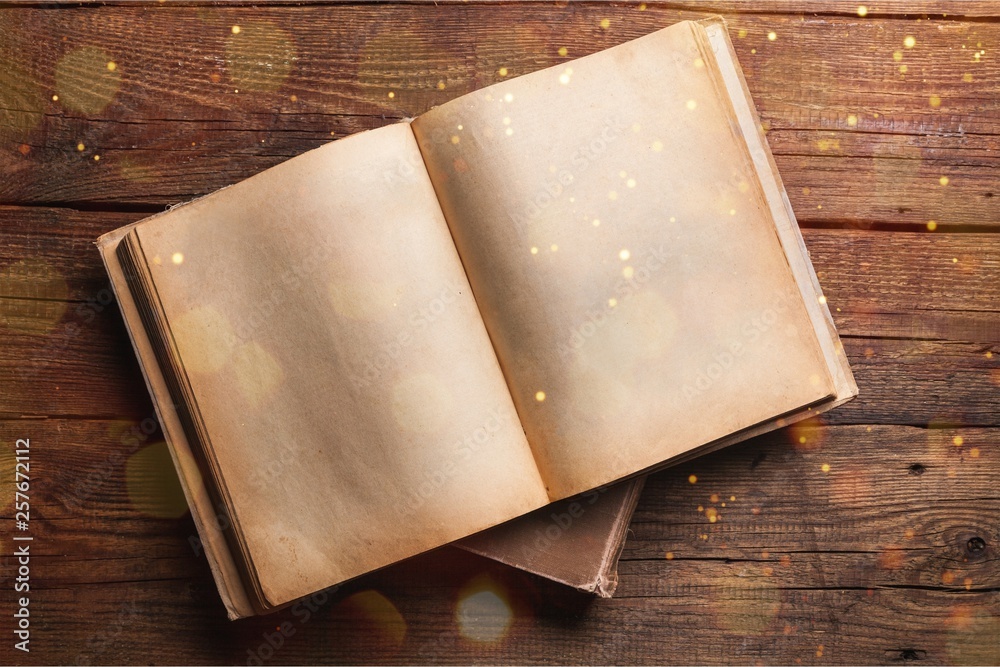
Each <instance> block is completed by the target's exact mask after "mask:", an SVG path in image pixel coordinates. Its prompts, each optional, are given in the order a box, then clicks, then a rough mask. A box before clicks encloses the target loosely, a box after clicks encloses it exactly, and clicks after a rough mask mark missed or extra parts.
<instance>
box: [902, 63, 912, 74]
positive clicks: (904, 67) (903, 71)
mask: <svg viewBox="0 0 1000 667" xmlns="http://www.w3.org/2000/svg"><path fill="white" fill-rule="evenodd" d="M909 71H910V68H909V67H907V66H906V65H900V66H899V73H900V74H906V73H907V72H909Z"/></svg>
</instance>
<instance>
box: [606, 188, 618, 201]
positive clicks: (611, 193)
mask: <svg viewBox="0 0 1000 667" xmlns="http://www.w3.org/2000/svg"><path fill="white" fill-rule="evenodd" d="M608 199H610V200H611V201H616V200H617V199H618V193H617V192H615V191H614V190H609V191H608Z"/></svg>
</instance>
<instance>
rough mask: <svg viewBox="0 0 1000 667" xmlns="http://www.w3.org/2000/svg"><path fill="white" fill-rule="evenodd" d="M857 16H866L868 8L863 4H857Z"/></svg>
mask: <svg viewBox="0 0 1000 667" xmlns="http://www.w3.org/2000/svg"><path fill="white" fill-rule="evenodd" d="M858 16H861V17H864V16H868V8H867V7H865V6H864V5H858Z"/></svg>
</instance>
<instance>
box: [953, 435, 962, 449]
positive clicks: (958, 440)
mask: <svg viewBox="0 0 1000 667" xmlns="http://www.w3.org/2000/svg"><path fill="white" fill-rule="evenodd" d="M951 441H952V442H953V443H954V444H955V446H956V447H961V446H962V444H963V443H964V442H965V438H963V437H962V436H960V435H956V436H955V437H954V438H952V439H951Z"/></svg>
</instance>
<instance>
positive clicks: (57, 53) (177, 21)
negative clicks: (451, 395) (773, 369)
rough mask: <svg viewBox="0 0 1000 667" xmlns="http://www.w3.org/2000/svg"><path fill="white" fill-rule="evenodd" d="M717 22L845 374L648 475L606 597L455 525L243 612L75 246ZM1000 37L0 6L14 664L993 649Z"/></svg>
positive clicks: (767, 25) (811, 658)
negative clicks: (393, 554)
mask: <svg viewBox="0 0 1000 667" xmlns="http://www.w3.org/2000/svg"><path fill="white" fill-rule="evenodd" d="M859 4H865V5H867V7H868V11H867V14H866V15H865V16H859V11H858V5H859ZM907 12H911V13H907ZM709 13H722V14H724V15H725V16H726V18H727V20H728V21H729V26H730V30H731V34H732V37H733V41H734V43H735V46H736V49H737V52H738V54H739V57H740V61H741V63H742V65H743V68H744V71H745V73H746V76H747V79H748V83H749V86H750V89H751V92H752V94H753V96H754V101H755V103H756V105H757V107H758V109H759V111H760V114H761V117H762V121H763V123H764V126H765V128H766V129H767V131H768V132H767V136H768V139H769V141H770V143H771V147H772V149H773V151H774V153H775V157H776V160H777V162H778V166H779V169H780V170H781V173H782V176H783V178H784V179H785V183H786V187H787V188H788V194H789V198H790V199H791V201H792V205H793V207H794V209H795V211H796V213H797V215H798V217H799V221H800V224H801V226H802V227H803V228H804V235H805V239H806V244H807V246H808V248H809V250H810V253H811V255H812V259H813V262H814V264H815V266H816V269H817V271H818V272H819V275H820V280H821V283H822V284H823V287H824V290H825V292H826V296H827V298H828V300H829V304H830V306H831V309H832V310H833V313H834V317H835V320H836V322H837V326H838V328H839V330H840V332H841V335H842V336H843V337H844V344H845V347H846V349H847V352H848V354H849V356H850V360H851V363H852V366H853V368H854V371H855V373H856V377H857V381H858V385H859V387H860V390H861V395H860V397H859V398H858V399H857V400H855V401H854V402H852V403H850V404H848V405H845V406H843V407H842V408H839V409H837V410H835V411H833V412H831V413H828V414H827V415H825V416H824V417H823V418H822V420H821V422H818V423H814V424H809V425H805V426H799V427H795V428H791V429H785V430H783V431H779V432H777V433H775V434H772V435H770V436H767V437H763V438H758V439H755V440H752V441H749V442H746V443H743V444H740V445H737V446H734V447H732V448H730V449H728V450H726V451H723V452H720V453H717V454H715V455H712V456H709V457H705V458H702V459H698V460H696V461H693V462H690V463H688V464H685V465H684V466H682V467H680V468H677V469H673V470H668V471H665V472H662V473H660V474H657V475H655V476H653V477H652V478H651V480H650V482H649V484H648V485H647V487H646V490H645V492H644V494H643V497H642V500H641V502H640V506H639V510H638V512H637V514H636V516H635V519H634V521H633V523H632V528H631V534H630V537H629V540H628V543H627V546H626V549H625V554H624V557H623V559H622V563H621V584H620V587H619V589H618V593H617V595H616V596H615V598H614V599H611V600H594V599H591V598H589V597H588V596H585V595H582V594H577V593H574V592H572V591H569V590H566V589H564V588H562V587H560V586H558V585H556V584H553V583H550V582H547V581H544V580H541V579H538V578H534V577H531V576H529V575H526V574H523V573H519V572H516V571H514V570H511V569H508V568H505V567H503V566H501V565H498V564H494V563H491V562H489V561H487V560H485V559H481V558H478V557H476V556H473V555H471V554H465V553H461V552H458V551H457V550H448V549H444V550H440V551H437V552H434V553H431V554H427V555H424V556H421V557H418V558H415V559H413V560H411V561H409V562H406V563H403V564H400V565H397V566H394V567H391V568H388V569H385V570H383V571H381V572H378V573H375V574H372V575H370V576H367V577H364V578H362V579H360V580H358V581H355V582H352V583H351V584H349V585H347V586H344V587H343V588H341V589H340V590H337V591H335V592H332V593H330V594H329V595H326V596H323V597H325V598H326V599H323V597H321V598H319V599H317V600H316V601H315V604H314V605H313V606H314V608H315V609H314V610H310V609H308V608H306V607H302V608H299V609H297V610H296V609H293V610H286V611H284V612H281V613H278V614H276V615H273V616H269V617H265V618H257V619H250V620H246V621H239V622H230V621H227V620H226V619H225V615H224V611H223V608H222V605H221V603H220V601H219V598H218V594H217V592H216V590H215V586H214V584H213V582H212V579H211V575H210V572H209V569H208V565H207V563H206V561H205V560H204V557H203V556H202V555H201V554H200V553H198V551H197V548H196V547H195V546H192V544H193V542H192V538H193V537H194V526H193V524H192V522H191V519H190V517H189V516H188V514H187V513H186V508H185V505H184V502H183V498H182V497H181V496H180V494H179V489H178V487H177V482H176V479H175V478H173V477H172V474H173V473H172V472H171V468H170V466H169V461H168V459H167V458H166V454H165V449H164V445H163V444H162V436H161V435H160V433H159V431H158V430H156V428H155V425H154V420H155V417H154V415H153V411H152V407H151V404H150V402H149V399H148V397H147V395H146V391H145V387H144V385H143V382H142V378H141V375H140V373H139V369H138V367H137V365H136V362H135V359H134V356H133V354H132V350H131V348H130V346H129V345H128V340H127V336H126V334H125V331H124V327H123V324H122V321H121V317H120V315H119V313H118V311H117V306H116V305H115V304H114V303H113V302H112V300H111V296H110V292H109V290H108V284H107V279H106V277H105V276H104V272H103V269H102V267H101V265H100V261H99V258H98V255H97V252H96V251H95V249H94V247H93V240H94V239H95V238H96V237H97V236H98V235H99V234H101V233H103V232H105V231H108V230H111V229H113V228H115V227H118V226H120V225H122V224H125V223H127V222H130V221H133V220H137V219H139V218H141V217H144V216H145V215H148V214H149V213H152V212H156V211H160V210H162V209H163V208H164V207H165V206H167V205H170V204H174V203H178V202H181V201H184V200H187V199H190V198H193V197H195V196H198V195H202V194H206V193H208V192H211V191H213V190H215V189H217V188H219V187H222V186H225V185H228V184H230V183H233V182H236V181H238V180H241V179H243V178H246V177H248V176H250V175H252V174H254V173H257V172H259V171H261V170H262V169H265V168H267V167H269V166H272V165H274V164H277V163H278V162H280V161H282V160H285V159H287V158H289V157H292V156H294V155H297V154H299V153H302V152H303V151H305V150H308V149H310V148H313V147H315V146H318V145H320V144H322V143H323V142H326V141H328V140H330V139H331V138H336V137H342V136H345V135H347V134H350V133H352V132H357V131H360V130H364V129H368V128H373V127H377V126H380V125H383V124H386V123H390V122H394V121H396V120H398V119H400V118H403V117H406V116H410V115H416V114H419V113H421V112H423V111H425V110H427V109H428V108H430V107H431V106H433V105H435V104H439V103H442V102H444V101H446V100H448V99H451V98H453V97H455V96H458V95H461V94H463V93H466V92H469V91H471V90H474V89H476V88H479V87H482V86H484V85H487V84H489V83H492V82H494V81H497V80H499V79H500V78H501V76H502V75H501V68H506V76H516V75H518V74H523V73H525V72H529V71H532V70H535V69H538V68H541V67H544V66H548V65H553V64H557V63H559V62H562V61H563V60H565V59H567V58H573V57H578V56H581V55H584V54H586V53H590V52H594V51H597V50H600V49H602V48H606V47H608V46H612V45H614V44H617V43H620V42H622V41H625V40H627V39H630V38H633V37H637V36H640V35H643V34H646V33H648V32H650V31H652V30H654V29H656V28H659V27H663V26H666V25H669V24H670V23H673V22H675V21H677V20H679V19H682V18H691V17H699V16H703V15H706V14H709ZM605 19H606V20H607V21H606V23H605V22H604V21H605ZM233 26H240V32H239V33H238V34H236V33H234V31H233ZM769 33H774V39H773V40H771V39H769V37H768V35H769ZM908 37H912V38H913V45H912V47H908V46H907V38H908ZM561 47H565V48H566V54H567V55H566V56H562V55H560V51H559V50H560V48H561ZM896 54H898V55H896ZM976 54H978V55H976ZM998 57H1000V5H998V4H995V3H990V2H958V1H952V2H929V1H922V2H868V3H859V2H840V1H837V2H819V1H816V0H772V1H770V2H753V3H741V2H736V1H728V2H709V1H707V0H705V1H703V2H690V3H684V2H665V3H657V2H646V3H645V4H644V5H640V4H639V3H630V4H624V3H616V4H606V3H600V2H558V3H545V2H537V3H526V4H500V5H495V4H492V3H471V4H465V3H455V4H453V3H441V4H422V3H384V4H375V3H322V2H313V3H307V4H304V5H301V6H300V5H298V4H296V3H283V2H262V3H256V4H255V5H254V6H250V5H246V6H238V7H237V6H232V7H216V6H213V5H212V4H210V3H191V4H184V5H181V6H178V5H173V4H170V3H156V2H153V3H148V4H145V5H140V6H136V5H129V4H127V3H111V4H110V5H107V6H90V5H87V6H82V7H80V6H75V5H72V6H48V5H42V4H39V3H29V4H24V5H21V4H19V3H10V2H8V3H2V6H0V174H2V177H0V443H2V449H0V462H2V464H3V465H2V466H0V474H2V478H0V508H2V512H0V521H2V524H0V525H2V528H0V539H2V540H3V551H2V554H3V555H2V556H0V585H2V592H0V618H2V619H3V620H2V621H0V629H2V630H3V631H2V632H0V662H3V663H24V664H36V663H37V664H42V663H53V662H57V663H112V664H114V663H150V664H160V663H246V662H248V661H250V662H252V663H253V664H256V662H255V660H259V661H260V662H263V663H265V664H286V663H313V662H318V663H386V662H390V663H414V662H416V663H472V662H487V663H690V662H697V663H741V664H746V663H782V664H816V663H865V664H872V663H879V664H881V663H900V662H918V663H954V664H969V663H992V664H996V663H998V662H1000V557H998V554H1000V491H998V483H1000V442H998V441H1000V305H998V304H1000V234H998V232H1000V159H998V153H997V151H998V149H1000V65H998ZM108 63H114V65H113V66H109V65H108ZM902 66H905V67H906V71H905V72H902V71H901V69H900V68H901V67H902ZM110 67H113V69H110ZM650 85H655V82H650ZM237 90H238V91H239V92H236V91H237ZM390 92H392V93H393V96H392V97H391V98H390V97H389V93H390ZM54 96H58V99H53V98H54ZM98 157H99V159H97V158H98ZM942 177H945V178H946V179H947V181H943V180H942ZM932 221H933V224H931V222H932ZM931 228H933V229H931ZM701 417H702V416H700V415H692V418H701ZM18 438H30V439H31V456H32V460H31V462H32V468H31V471H32V486H31V503H32V514H31V529H30V532H31V535H32V536H33V537H34V540H33V542H32V547H31V548H32V554H33V557H32V561H31V591H30V600H31V602H30V610H31V629H32V636H31V644H30V646H31V653H30V654H23V653H21V652H16V651H14V649H13V641H14V640H13V638H12V635H13V633H12V632H11V630H12V629H13V619H12V614H13V612H14V610H15V597H17V596H16V595H15V593H14V591H13V586H14V583H15V577H16V563H15V562H14V559H13V558H12V557H11V556H10V553H11V551H12V550H13V546H14V542H13V541H12V535H13V533H14V532H15V531H14V528H13V515H14V511H13V500H14V499H13V495H14V489H13V485H12V480H13V455H12V451H13V446H14V441H15V440H16V439H18ZM691 475H695V476H696V477H697V481H696V482H695V483H694V484H692V483H690V481H689V476H691ZM713 516H714V518H715V520H714V521H711V520H710V519H711V517H713ZM272 645H278V647H277V648H272Z"/></svg>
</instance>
